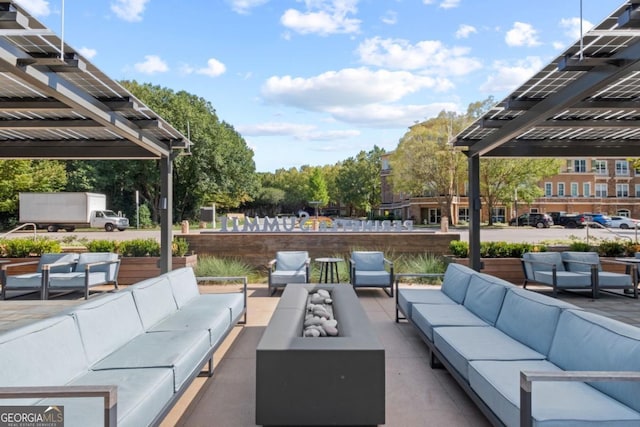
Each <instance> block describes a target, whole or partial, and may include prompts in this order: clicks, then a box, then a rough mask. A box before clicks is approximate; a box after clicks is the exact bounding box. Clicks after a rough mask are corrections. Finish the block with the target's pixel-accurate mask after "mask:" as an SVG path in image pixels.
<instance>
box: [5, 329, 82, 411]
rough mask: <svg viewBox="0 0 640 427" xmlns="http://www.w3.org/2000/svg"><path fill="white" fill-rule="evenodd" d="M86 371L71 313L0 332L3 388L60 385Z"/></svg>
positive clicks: (78, 336) (78, 335)
mask: <svg viewBox="0 0 640 427" xmlns="http://www.w3.org/2000/svg"><path fill="white" fill-rule="evenodd" d="M87 370H88V361H87V359H86V357H85V354H84V348H83V346H82V341H81V340H80V333H79V332H78V328H77V326H76V324H75V322H74V320H73V318H72V317H71V316H56V317H51V318H48V319H44V320H40V321H37V322H35V323H31V324H28V325H25V326H22V327H19V328H16V329H13V330H9V331H7V332H5V333H3V334H1V335H0V378H1V379H0V383H1V384H2V386H3V387H15V386H53V385H63V384H66V383H67V382H69V381H71V380H72V379H73V378H75V377H76V376H78V375H81V374H82V373H83V372H85V371H87ZM2 404H6V403H2Z"/></svg>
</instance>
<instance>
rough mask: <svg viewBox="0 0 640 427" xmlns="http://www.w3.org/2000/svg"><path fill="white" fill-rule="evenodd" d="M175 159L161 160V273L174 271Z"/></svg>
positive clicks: (163, 158)
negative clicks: (172, 254)
mask: <svg viewBox="0 0 640 427" xmlns="http://www.w3.org/2000/svg"><path fill="white" fill-rule="evenodd" d="M172 224H173V157H172V156H171V155H169V156H168V157H162V158H161V159H160V265H159V267H160V273H161V274H163V273H167V272H169V271H171V269H172V257H171V240H172V230H171V226H172Z"/></svg>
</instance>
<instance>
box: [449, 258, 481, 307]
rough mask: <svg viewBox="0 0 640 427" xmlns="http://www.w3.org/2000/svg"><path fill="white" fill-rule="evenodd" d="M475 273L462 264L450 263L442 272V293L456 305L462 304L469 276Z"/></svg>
mask: <svg viewBox="0 0 640 427" xmlns="http://www.w3.org/2000/svg"><path fill="white" fill-rule="evenodd" d="M474 274H476V271H475V270H473V269H471V268H469V267H466V266H464V265H462V264H456V263H453V262H452V263H450V264H449V265H448V266H447V270H446V271H445V272H444V278H443V280H442V292H443V293H444V294H445V295H447V296H448V297H449V298H451V299H452V300H453V301H455V302H456V303H458V304H462V303H463V302H464V297H465V295H466V294H467V287H468V286H469V281H470V280H471V276H472V275H474Z"/></svg>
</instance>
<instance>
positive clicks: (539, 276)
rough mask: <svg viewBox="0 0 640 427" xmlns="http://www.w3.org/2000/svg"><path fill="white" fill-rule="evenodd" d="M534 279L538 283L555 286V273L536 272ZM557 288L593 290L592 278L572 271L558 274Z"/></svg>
mask: <svg viewBox="0 0 640 427" xmlns="http://www.w3.org/2000/svg"><path fill="white" fill-rule="evenodd" d="M534 279H535V280H536V281H537V282H540V283H543V284H546V285H549V286H553V273H552V272H551V271H536V272H535V273H534ZM556 286H557V287H558V288H566V289H578V288H586V289H589V288H591V286H592V285H591V276H590V275H588V274H585V273H576V272H572V271H558V272H556Z"/></svg>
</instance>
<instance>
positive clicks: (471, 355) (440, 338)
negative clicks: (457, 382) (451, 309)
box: [433, 326, 545, 380]
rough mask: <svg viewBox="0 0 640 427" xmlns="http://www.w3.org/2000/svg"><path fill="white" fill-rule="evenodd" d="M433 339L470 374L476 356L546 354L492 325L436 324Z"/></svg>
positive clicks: (521, 357) (456, 365)
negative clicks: (445, 325) (440, 325)
mask: <svg viewBox="0 0 640 427" xmlns="http://www.w3.org/2000/svg"><path fill="white" fill-rule="evenodd" d="M433 343H434V344H435V346H436V348H437V349H438V350H440V352H441V353H442V354H443V356H444V357H445V359H447V360H448V361H449V362H450V363H451V364H452V365H453V367H454V368H455V369H456V370H457V371H458V372H459V373H460V374H461V375H462V377H463V378H465V379H467V380H468V378H469V373H468V365H469V362H470V361H473V360H544V359H545V356H544V355H543V354H540V353H538V352H537V351H535V350H533V349H531V348H529V347H527V346H525V345H524V344H522V343H520V342H518V341H516V340H514V339H513V338H511V337H509V336H508V335H507V334H505V333H504V332H502V331H500V330H498V329H496V328H493V327H475V326H457V327H449V328H435V329H434V330H433Z"/></svg>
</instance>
